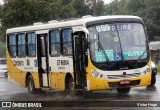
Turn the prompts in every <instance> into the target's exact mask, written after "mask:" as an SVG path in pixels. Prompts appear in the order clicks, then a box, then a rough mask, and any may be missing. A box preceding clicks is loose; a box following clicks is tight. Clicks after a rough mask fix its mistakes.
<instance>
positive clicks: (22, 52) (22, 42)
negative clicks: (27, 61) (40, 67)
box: [18, 34, 26, 57]
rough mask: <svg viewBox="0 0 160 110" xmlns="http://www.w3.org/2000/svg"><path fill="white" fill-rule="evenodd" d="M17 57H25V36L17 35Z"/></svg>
mask: <svg viewBox="0 0 160 110" xmlns="http://www.w3.org/2000/svg"><path fill="white" fill-rule="evenodd" d="M18 56H19V57H25V56H26V40H25V34H18Z"/></svg>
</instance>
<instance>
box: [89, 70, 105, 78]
mask: <svg viewBox="0 0 160 110" xmlns="http://www.w3.org/2000/svg"><path fill="white" fill-rule="evenodd" d="M91 73H92V75H93V77H95V78H105V75H103V74H101V73H99V72H97V71H96V70H93V69H92V70H91Z"/></svg>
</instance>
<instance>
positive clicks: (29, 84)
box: [27, 75, 36, 93]
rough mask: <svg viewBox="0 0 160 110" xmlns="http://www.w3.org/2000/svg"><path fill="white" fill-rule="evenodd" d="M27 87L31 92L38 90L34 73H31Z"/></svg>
mask: <svg viewBox="0 0 160 110" xmlns="http://www.w3.org/2000/svg"><path fill="white" fill-rule="evenodd" d="M27 87H28V92H29V93H34V92H35V91H36V89H35V85H34V80H33V77H32V75H29V77H28V79H27Z"/></svg>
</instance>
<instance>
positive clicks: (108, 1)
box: [103, 0, 112, 4]
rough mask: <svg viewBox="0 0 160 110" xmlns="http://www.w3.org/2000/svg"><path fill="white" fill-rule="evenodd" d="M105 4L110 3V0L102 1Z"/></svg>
mask: <svg viewBox="0 0 160 110" xmlns="http://www.w3.org/2000/svg"><path fill="white" fill-rule="evenodd" d="M103 1H104V3H105V4H107V3H110V2H111V1H112V0H103Z"/></svg>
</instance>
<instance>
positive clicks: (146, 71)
mask: <svg viewBox="0 0 160 110" xmlns="http://www.w3.org/2000/svg"><path fill="white" fill-rule="evenodd" d="M150 71H151V69H150V68H147V69H146V70H145V71H143V74H147V73H149V72H150Z"/></svg>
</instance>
